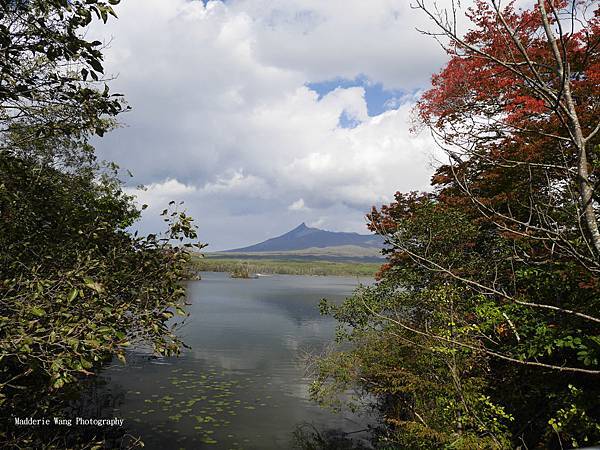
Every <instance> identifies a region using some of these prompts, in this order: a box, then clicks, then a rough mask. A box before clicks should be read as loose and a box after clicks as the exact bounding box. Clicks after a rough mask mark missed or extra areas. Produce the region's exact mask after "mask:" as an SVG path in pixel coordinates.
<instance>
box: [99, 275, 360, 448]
mask: <svg viewBox="0 0 600 450" xmlns="http://www.w3.org/2000/svg"><path fill="white" fill-rule="evenodd" d="M361 281H362V282H367V281H368V280H361ZM358 283H359V280H357V279H356V278H343V277H301V276H285V275H275V276H272V277H265V278H259V279H254V280H239V279H231V278H229V276H228V275H227V274H223V273H203V274H202V281H199V282H191V283H190V284H189V288H188V302H189V303H191V306H189V311H190V313H191V315H190V317H189V318H188V319H187V320H186V323H185V324H184V326H183V328H181V330H180V332H179V334H180V335H181V336H182V337H183V339H184V341H185V342H186V344H188V345H189V346H191V349H188V350H186V351H185V352H184V354H183V356H181V357H179V358H165V359H158V360H156V359H151V358H149V357H148V356H147V355H141V354H132V355H130V356H129V358H128V364H127V365H126V366H122V365H119V364H115V365H113V366H110V367H109V368H108V369H107V370H106V371H105V372H104V375H105V377H106V378H107V379H108V380H109V382H108V385H107V389H108V390H109V391H110V392H111V396H112V397H113V398H114V399H117V400H118V401H117V402H116V407H115V408H114V410H112V411H111V410H109V411H106V410H105V411H104V413H103V414H104V415H105V416H110V414H111V413H112V414H115V415H117V416H119V417H123V418H125V420H126V425H127V426H128V427H129V428H130V430H131V431H132V434H135V435H138V434H139V435H141V436H142V437H143V440H144V442H145V444H146V448H150V449H154V448H161V449H171V448H189V449H198V448H219V449H220V448H226V449H229V448H231V449H238V448H245V449H286V448H290V446H291V438H292V432H293V431H294V429H295V428H296V427H297V426H298V425H300V424H303V423H311V424H314V425H316V426H318V428H320V429H327V428H337V429H341V430H344V431H355V430H358V429H361V428H364V426H363V424H362V423H361V422H363V419H361V418H357V417H355V416H352V415H350V414H340V415H335V414H333V413H330V412H328V411H325V410H323V409H321V408H319V407H318V406H316V405H314V404H313V403H311V402H310V401H309V400H308V392H307V391H308V386H309V380H308V379H307V378H305V376H304V365H303V363H302V362H301V359H302V356H303V355H304V354H305V353H306V352H319V351H322V350H323V349H324V348H325V347H326V346H327V344H328V343H329V342H330V341H331V340H332V338H333V335H334V331H335V323H334V321H333V320H332V319H330V318H328V317H321V316H320V315H319V311H318V303H319V300H320V299H321V298H323V297H327V298H328V299H330V300H334V301H342V300H343V299H344V298H345V297H346V296H347V295H349V294H350V293H351V292H352V290H353V289H354V288H355V287H356V286H357V285H358Z"/></svg>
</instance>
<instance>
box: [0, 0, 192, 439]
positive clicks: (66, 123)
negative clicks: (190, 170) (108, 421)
mask: <svg viewBox="0 0 600 450" xmlns="http://www.w3.org/2000/svg"><path fill="white" fill-rule="evenodd" d="M117 3H118V1H117V0H109V1H108V2H105V1H100V0H70V1H68V2H67V1H63V0H51V1H46V0H44V1H42V0H18V1H8V0H6V1H5V0H0V46H1V48H2V54H3V57H2V59H1V61H0V69H1V70H2V77H0V103H1V104H2V113H0V420H1V421H2V422H3V423H4V424H10V423H11V422H12V421H13V416H20V417H34V418H36V417H48V416H50V417H51V416H52V414H54V413H56V412H57V411H58V412H59V414H60V411H62V410H63V408H65V407H66V406H67V405H68V404H69V402H70V401H71V400H72V399H73V398H74V397H75V396H76V395H77V391H78V389H77V387H78V385H80V384H81V382H82V380H84V379H86V378H87V377H90V376H92V375H94V374H95V373H97V370H98V369H99V368H100V367H101V366H102V364H103V363H104V362H106V361H109V360H111V359H112V358H114V357H116V358H118V359H120V360H122V361H125V355H126V350H127V349H128V348H129V347H130V346H132V345H142V344H143V345H145V346H149V347H150V349H151V350H153V351H154V352H155V353H157V354H161V355H173V354H177V353H178V352H179V351H180V348H181V345H182V343H181V341H180V340H179V339H178V337H177V336H176V335H175V329H174V326H173V325H172V322H173V321H172V320H171V319H173V317H174V316H175V315H176V314H181V315H185V310H184V306H185V304H184V302H185V287H184V285H183V284H182V282H183V281H185V280H186V279H188V278H189V276H190V273H189V267H190V256H189V253H188V248H189V247H191V246H192V244H190V243H189V242H193V241H194V240H195V239H196V230H195V227H194V225H193V223H192V219H191V218H190V217H188V216H187V215H186V214H185V213H183V212H181V211H178V210H177V209H176V207H175V205H174V204H171V205H170V207H169V208H168V209H167V210H165V211H164V213H163V215H164V220H165V222H166V227H167V230H166V233H165V234H164V235H161V236H156V235H149V236H145V237H138V236H137V234H135V235H132V234H131V233H130V232H129V231H128V229H129V227H130V226H131V225H132V224H133V223H134V222H135V221H136V220H137V219H138V218H139V216H140V210H139V209H138V208H137V207H136V206H135V204H134V202H133V199H132V197H131V196H129V195H127V194H126V193H125V192H124V190H123V187H122V184H121V182H120V181H119V179H118V176H117V175H118V167H116V166H115V165H114V164H99V163H97V161H96V157H95V155H94V149H93V147H92V146H91V145H90V144H89V139H90V137H91V136H92V135H93V134H97V135H102V134H103V133H104V132H106V131H108V130H110V129H111V128H114V127H115V126H116V122H115V120H114V116H115V115H116V114H118V113H119V112H120V111H121V110H122V109H123V101H122V100H121V98H120V96H118V95H112V94H110V93H109V89H108V87H106V86H105V85H103V83H101V80H100V76H101V74H102V73H103V69H102V53H101V51H100V49H101V43H99V42H89V41H87V40H86V39H85V37H84V35H83V31H84V29H85V27H87V26H88V25H89V24H90V23H91V21H92V20H93V17H94V16H95V17H97V18H98V19H100V20H102V21H104V22H106V20H107V19H108V16H109V15H114V11H113V10H112V6H113V5H115V4H117ZM174 242H177V245H174V244H173V243H174ZM76 382H77V383H76ZM73 434H75V433H73ZM89 439H90V440H88V441H86V440H85V439H84V441H82V442H78V441H77V440H76V439H75V438H73V439H71V441H69V442H71V443H70V444H69V446H73V447H84V446H91V445H92V443H95V444H98V437H97V436H96V437H94V436H91V437H89ZM100 441H101V439H100ZM52 442H55V443H52ZM57 442H58V441H53V437H52V436H49V435H48V433H45V432H44V430H43V428H40V429H38V430H34V429H28V428H27V427H24V428H23V427H22V428H17V427H12V426H9V427H6V426H4V427H2V428H0V446H2V447H3V448H7V447H11V446H18V447H19V448H41V447H57V448H60V447H61V444H59V443H57ZM62 445H63V446H64V442H63V444H62Z"/></svg>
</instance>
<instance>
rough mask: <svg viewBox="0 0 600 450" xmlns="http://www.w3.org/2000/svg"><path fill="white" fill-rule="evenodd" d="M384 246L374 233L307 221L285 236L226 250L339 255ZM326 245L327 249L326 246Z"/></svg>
mask: <svg viewBox="0 0 600 450" xmlns="http://www.w3.org/2000/svg"><path fill="white" fill-rule="evenodd" d="M382 247H383V239H382V238H381V237H380V236H377V235H374V234H368V235H363V234H358V233H345V232H335V231H325V230H320V229H318V228H311V227H307V226H306V224H305V223H302V224H300V225H299V226H298V227H296V228H294V229H293V230H291V231H288V232H287V233H285V234H282V235H281V236H277V237H274V238H271V239H267V240H266V241H264V242H260V243H258V244H254V245H250V246H248V247H243V248H236V249H232V250H227V251H225V252H223V253H244V254H247V253H266V252H269V253H281V252H296V251H302V253H308V254H320V255H322V254H328V255H339V256H359V257H364V256H376V255H377V254H378V250H380V249H381V248H382ZM325 249H326V250H325Z"/></svg>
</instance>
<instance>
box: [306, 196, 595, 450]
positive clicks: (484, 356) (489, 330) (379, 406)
mask: <svg viewBox="0 0 600 450" xmlns="http://www.w3.org/2000/svg"><path fill="white" fill-rule="evenodd" d="M397 201H398V203H397V204H395V205H393V206H392V207H391V208H390V210H388V211H386V212H385V216H384V217H377V216H375V217H374V218H373V220H374V221H375V222H376V224H380V223H381V222H383V221H384V220H389V218H390V217H393V220H394V221H395V222H394V232H393V233H390V234H389V235H388V236H387V237H388V242H389V245H390V248H389V250H388V260H389V263H388V264H387V265H385V266H384V267H383V269H382V272H381V273H380V276H379V277H380V281H379V282H378V283H377V284H376V285H374V286H369V287H361V288H359V289H358V290H357V291H356V292H355V293H354V295H353V296H352V297H350V298H348V299H347V300H346V301H345V302H344V303H343V304H342V305H335V304H329V303H327V302H323V303H322V305H321V311H322V313H325V314H330V315H333V317H334V318H335V319H336V320H337V321H338V322H339V324H340V325H339V328H338V334H337V336H338V342H340V344H343V343H344V342H350V343H351V344H352V346H351V348H350V350H348V349H346V350H343V351H342V350H340V351H337V352H333V353H331V354H329V355H327V356H325V357H323V358H321V359H320V360H319V362H318V367H317V371H316V374H315V380H314V382H313V385H312V388H311V394H312V397H313V399H314V400H316V401H318V402H319V403H320V404H322V405H326V406H330V407H334V408H337V409H339V408H341V407H343V406H348V407H351V408H356V405H359V404H360V403H361V402H364V401H371V402H372V403H373V407H374V408H375V410H376V411H378V412H379V414H380V423H381V428H380V430H379V433H378V434H377V435H376V438H377V442H378V444H377V445H378V446H382V447H383V446H384V445H392V446H396V447H393V448H469V449H470V448H510V447H511V446H513V445H519V442H521V443H522V442H523V441H524V442H526V444H527V445H528V446H530V445H531V446H534V445H541V446H544V447H548V446H557V445H558V442H557V439H558V438H560V440H561V442H562V443H563V445H564V444H565V443H569V445H573V446H575V444H574V442H577V443H578V445H582V443H584V442H585V443H587V444H590V443H596V442H598V440H599V439H600V435H599V434H598V424H599V423H600V421H599V420H598V403H597V398H598V395H599V394H600V392H599V391H598V385H597V383H595V382H594V376H593V375H581V374H578V373H576V372H575V373H569V372H568V371H561V370H559V369H560V368H561V367H570V366H571V367H576V368H577V367H578V366H579V367H582V368H586V367H590V368H597V367H598V362H597V352H598V342H597V327H594V326H593V324H590V323H589V321H587V320H583V319H581V318H579V317H574V316H572V315H569V314H557V313H556V312H555V311H553V310H547V309H540V308H534V307H531V306H527V305H522V304H517V303H515V302H512V301H508V300H507V298H506V296H497V295H489V293H487V292H486V291H482V290H481V289H479V288H477V287H476V286H475V287H473V285H472V284H470V283H468V282H467V281H468V280H476V281H477V282H478V283H481V284H483V285H487V284H488V283H491V281H492V280H494V281H495V283H496V286H497V287H498V289H506V292H507V293H510V292H511V291H510V290H509V289H510V288H512V289H514V290H516V291H517V292H518V293H519V296H518V298H519V299H520V300H521V301H526V302H541V301H542V300H544V301H545V302H546V303H548V302H549V298H552V297H554V298H558V299H560V301H561V303H560V304H561V305H564V306H565V307H567V306H569V307H570V306H571V305H578V310H579V311H586V309H585V308H584V305H587V308H588V311H590V312H591V308H593V305H594V304H595V302H596V298H597V297H596V295H590V294H591V292H590V290H592V289H593V288H587V289H581V288H580V287H579V283H580V279H581V276H580V272H579V271H578V270H576V268H575V267H573V265H572V264H569V263H566V262H560V261H559V262H557V263H554V264H551V265H540V264H538V265H536V266H533V267H532V266H528V265H523V266H521V265H520V264H518V263H517V262H515V261H514V259H512V258H510V255H511V253H510V251H509V250H510V247H509V245H507V241H505V240H503V238H502V237H501V236H499V235H498V234H496V233H493V232H492V231H493V229H491V228H490V227H489V225H488V224H485V223H482V222H478V223H477V222H474V221H473V219H472V216H470V215H469V213H468V211H466V210H464V209H463V210H460V209H456V208H452V207H449V206H448V205H445V204H443V203H441V202H439V201H438V200H436V199H435V198H433V197H432V196H430V195H423V196H418V197H417V196H412V195H408V196H401V195H398V196H397ZM380 229H381V228H380ZM510 244H511V245H514V244H513V243H510ZM448 267H451V268H452V269H453V271H452V273H453V274H454V275H455V276H453V275H450V273H449V272H447V271H445V270H444V269H445V268H448ZM513 268H516V270H515V271H514V272H512V270H513ZM512 273H514V274H515V276H514V277H512V278H511V277H510V275H511V274H512ZM557 274H560V276H557ZM504 277H506V278H504ZM463 280H467V281H463ZM504 280H506V282H505V281H504ZM512 292H514V291H512ZM507 295H508V294H507ZM344 347H347V346H344V345H342V347H341V348H344ZM496 355H500V356H502V357H505V359H500V358H498V357H497V356H496ZM506 358H508V360H507V359H506ZM509 360H511V361H512V362H509ZM520 361H525V362H529V361H534V362H542V363H546V364H549V365H554V366H555V367H556V369H554V370H552V369H540V368H536V367H535V366H529V365H528V364H523V365H521V364H519V362H520ZM351 389H353V390H354V392H356V394H355V395H354V396H353V397H352V398H350V399H349V400H348V398H347V397H346V394H347V392H349V391H350V390H351ZM582 393H585V394H582ZM584 399H585V401H584ZM549 424H550V426H549Z"/></svg>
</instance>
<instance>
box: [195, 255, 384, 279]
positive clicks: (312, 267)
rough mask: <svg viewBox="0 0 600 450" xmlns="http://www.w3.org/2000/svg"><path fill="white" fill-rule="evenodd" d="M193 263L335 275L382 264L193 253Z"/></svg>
mask: <svg viewBox="0 0 600 450" xmlns="http://www.w3.org/2000/svg"><path fill="white" fill-rule="evenodd" d="M192 264H193V265H194V268H195V269H196V270H198V271H201V272H229V273H235V272H238V271H240V270H241V268H244V271H245V270H248V272H250V273H268V274H274V273H277V274H284V275H333V276H359V277H372V276H374V275H375V273H376V272H377V271H378V270H379V268H380V266H381V264H378V263H359V262H356V263H354V262H332V261H306V260H303V261H298V260H293V259H290V260H281V259H255V260H253V259H243V260H241V259H229V258H228V259H219V258H201V257H194V259H193V262H192Z"/></svg>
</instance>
